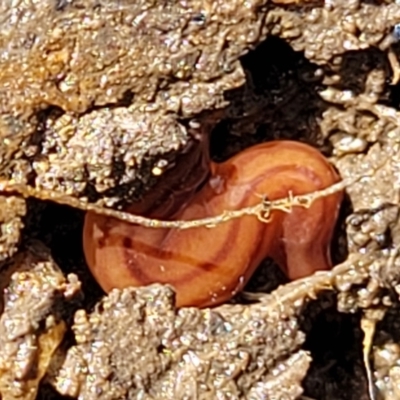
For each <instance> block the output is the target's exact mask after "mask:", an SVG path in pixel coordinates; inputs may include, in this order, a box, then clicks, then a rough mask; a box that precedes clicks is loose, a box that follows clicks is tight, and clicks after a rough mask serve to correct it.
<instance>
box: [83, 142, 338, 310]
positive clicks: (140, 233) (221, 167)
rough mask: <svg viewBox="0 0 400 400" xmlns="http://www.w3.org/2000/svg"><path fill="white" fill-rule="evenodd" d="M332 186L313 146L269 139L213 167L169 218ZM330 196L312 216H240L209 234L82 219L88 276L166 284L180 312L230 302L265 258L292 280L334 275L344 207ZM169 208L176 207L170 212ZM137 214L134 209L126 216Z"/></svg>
mask: <svg viewBox="0 0 400 400" xmlns="http://www.w3.org/2000/svg"><path fill="white" fill-rule="evenodd" d="M338 180H339V176H338V175H337V173H336V172H335V170H334V169H333V167H332V166H331V165H330V164H329V162H328V161H327V160H326V159H325V158H324V157H323V155H322V154H321V153H320V152H319V151H318V150H316V149H314V148H313V147H310V146H308V145H305V144H302V143H298V142H293V141H273V142H269V143H264V144H260V145H257V146H254V147H250V148H248V149H246V150H244V151H242V152H240V153H239V154H237V155H236V156H234V157H232V158H230V159H229V160H227V161H225V162H223V163H218V164H217V163H211V176H210V178H209V180H208V181H207V183H206V184H205V185H203V187H202V188H201V189H200V190H199V191H198V192H197V193H196V194H194V195H193V197H192V198H191V199H190V201H189V202H187V203H186V204H185V205H184V206H183V207H181V209H180V210H178V211H177V212H175V214H174V215H169V216H168V217H169V219H174V220H178V219H181V220H192V219H199V218H204V217H209V216H215V215H218V214H221V213H222V212H223V211H225V210H238V209H240V208H243V207H247V206H252V205H256V204H258V203H259V202H260V198H261V196H266V197H267V198H268V199H269V200H274V199H279V198H284V197H287V196H288V193H289V192H290V191H291V192H292V193H293V195H299V194H306V193H311V192H313V191H316V190H320V189H324V188H327V187H329V186H330V185H332V184H333V183H335V182H337V181H338ZM342 196H343V194H342V193H335V194H332V195H330V196H327V197H323V198H320V199H318V200H316V201H315V202H314V203H313V204H312V205H311V207H310V208H308V209H307V208H303V207H294V208H293V209H292V211H291V212H289V213H285V212H283V211H278V210H277V211H272V213H271V221H270V222H269V223H265V222H261V221H260V220H259V219H258V218H257V217H256V216H250V215H248V216H243V217H241V218H239V219H235V220H231V221H228V222H225V223H222V224H219V225H217V226H215V227H213V228H207V227H198V228H193V229H188V230H179V229H152V228H144V227H141V226H138V225H133V224H129V223H124V222H122V221H119V220H116V219H112V218H109V217H104V216H101V215H97V214H95V213H92V212H88V213H87V214H86V219H85V226H84V233H83V245H84V251H85V256H86V260H87V263H88V265H89V268H90V270H91V271H92V273H93V275H94V277H95V278H96V279H97V281H98V282H99V284H100V285H101V286H102V288H103V289H104V290H105V291H106V292H108V291H110V290H111V289H113V288H123V287H127V286H139V285H148V284H151V283H155V282H159V283H168V284H171V285H172V286H174V287H175V290H176V293H177V295H176V303H177V306H178V307H182V306H198V307H205V306H214V305H217V304H220V303H222V302H224V301H226V300H228V299H230V298H232V297H233V296H234V295H235V294H236V293H237V292H238V291H240V290H241V289H242V288H243V286H244V285H245V284H246V282H247V281H248V280H249V278H250V277H251V275H252V274H253V272H254V270H255V269H256V268H257V266H258V265H259V264H260V262H261V261H262V260H263V259H264V258H266V257H268V256H269V257H272V258H273V259H274V260H275V261H276V262H277V263H278V264H279V266H280V267H281V268H282V269H283V270H284V271H285V272H286V274H287V275H288V277H289V278H290V279H296V278H300V277H304V276H307V275H310V274H312V273H313V272H315V271H316V270H326V269H329V268H331V259H330V242H331V238H332V233H333V230H334V226H335V224H336V219H337V215H338V211H339V207H340V203H341V200H342ZM174 208H175V209H176V207H174ZM130 211H131V212H135V209H134V208H132V209H130Z"/></svg>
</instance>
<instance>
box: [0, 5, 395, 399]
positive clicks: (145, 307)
mask: <svg viewBox="0 0 400 400" xmlns="http://www.w3.org/2000/svg"><path fill="white" fill-rule="evenodd" d="M0 15H2V22H1V23H0V24H1V25H0V26H1V27H2V34H1V35H0V43H1V46H2V49H3V51H2V57H1V58H0V64H1V71H2V73H1V74H0V87H2V88H4V90H3V96H2V97H1V99H0V136H1V143H2V144H1V146H0V171H1V175H0V176H1V177H2V180H1V181H0V184H1V185H2V182H3V180H4V181H7V182H11V183H12V184H13V185H14V186H15V189H14V190H13V193H11V194H10V193H5V192H4V195H3V196H1V197H0V201H1V203H2V207H1V213H0V221H1V223H2V224H1V230H0V260H1V262H2V267H1V273H2V280H1V285H0V286H1V288H2V289H4V290H5V291H4V301H3V303H2V309H3V313H2V315H1V318H0V393H1V395H2V398H3V399H4V400H11V399H16V398H19V399H26V400H28V399H34V398H37V399H63V398H71V397H72V398H79V399H85V400H86V399H110V400H111V399H117V398H118V399H121V398H126V399H139V398H140V399H191V398H198V399H214V398H215V399H265V398H270V399H278V400H280V399H282V400H283V399H296V398H303V399H304V400H305V399H318V400H325V399H326V400H331V399H332V400H353V399H354V400H356V399H357V400H364V399H365V400H367V399H373V400H375V399H385V400H392V399H397V398H400V392H399V387H400V385H399V382H400V338H399V333H398V332H400V329H399V327H398V324H399V323H398V321H399V316H400V315H399V312H400V311H399V310H400V301H399V294H400V286H399V282H400V273H399V272H398V271H399V268H398V266H400V258H399V255H398V248H399V245H400V225H399V184H400V174H399V165H400V124H399V121H400V113H399V108H400V89H399V88H400V85H399V82H400V65H399V61H398V58H399V57H400V44H399V39H400V36H399V33H398V32H399V26H400V25H398V24H400V5H399V4H396V2H394V1H389V0H387V1H384V0H382V1H361V0H358V1H356V0H350V1H349V0H329V1H328V0H326V1H318V0H315V1H312V0H303V1H302V0H293V1H292V0H272V1H268V0H252V1H247V2H243V1H239V0H237V1H236V0H231V1H229V2H227V1H226V0H221V1H213V2H209V1H206V0H196V1H192V2H186V3H185V2H179V1H169V2H163V1H161V0H157V1H150V0H140V1H138V0H121V1H119V2H115V1H111V0H96V1H92V0H46V1H41V2H39V3H38V4H36V3H35V2H24V3H23V2H21V3H19V4H18V5H11V3H9V2H3V4H0ZM208 137H209V138H210V152H211V158H212V159H214V160H216V161H220V160H224V159H226V158H228V157H229V156H231V155H233V154H235V153H237V152H238V151H240V150H242V149H244V148H246V147H248V146H251V145H252V144H255V143H260V142H264V141H268V140H272V139H283V138H285V139H287V138H289V139H293V140H299V141H303V142H306V143H309V144H311V145H313V146H315V147H317V148H319V149H320V150H321V151H322V152H323V153H324V154H325V155H326V156H327V157H329V159H330V160H331V162H332V163H333V164H334V165H335V167H336V168H337V170H338V171H339V173H340V175H341V177H342V178H343V180H344V181H346V182H349V183H348V184H347V185H346V199H345V201H344V202H343V205H342V209H341V212H340V218H339V222H338V224H337V229H336V233H335V238H334V240H333V243H332V254H333V259H334V264H335V265H336V267H335V268H334V269H333V271H332V272H327V273H322V274H317V275H315V276H313V277H310V278H309V279H308V280H306V281H305V282H302V283H301V284H300V283H297V282H292V283H288V282H287V280H286V278H285V277H284V275H283V274H282V272H281V271H280V270H279V269H278V268H277V266H275V265H274V264H273V263H272V262H271V261H270V260H266V261H265V262H264V263H263V264H262V265H261V266H260V268H259V269H258V271H257V273H256V274H255V276H254V277H253V279H252V280H251V282H250V283H249V284H248V286H247V287H246V290H245V293H244V294H241V295H239V296H238V297H237V298H235V299H233V301H232V303H231V304H227V305H224V306H221V307H217V308H215V309H212V310H197V309H182V310H176V309H175V308H174V306H173V292H172V291H171V289H170V288H168V287H162V286H159V285H155V286H152V287H149V288H140V289H127V290H124V291H115V292H113V293H111V294H110V295H109V296H105V295H104V293H103V292H102V291H101V289H100V287H99V286H98V284H97V283H96V282H95V280H94V279H93V278H92V276H91V275H90V273H89V271H88V268H87V266H86V263H85V260H84V256H83V250H82V225H83V218H84V211H83V210H81V209H78V208H76V207H72V206H71V205H68V203H70V204H75V203H72V201H71V202H69V201H68V199H75V200H78V201H80V202H81V203H80V204H82V208H84V205H85V204H86V202H90V203H95V204H97V205H98V206H99V207H111V208H114V209H118V210H120V209H123V208H124V207H125V206H126V205H128V204H129V203H131V202H133V201H137V200H138V199H143V198H144V199H148V198H154V197H157V196H159V197H160V198H162V196H163V194H164V192H165V190H167V189H169V188H172V189H174V190H177V189H175V188H177V187H179V185H178V183H179V182H178V183H177V181H179V179H180V178H179V177H182V170H183V169H184V168H186V169H188V168H189V167H188V166H190V173H192V174H193V176H196V177H200V176H202V174H204V171H203V170H202V166H201V165H200V164H201V163H198V162H197V158H196V157H197V154H198V151H199V150H198V149H199V148H200V146H202V145H204V140H205V139H204V138H207V140H208ZM182 160H184V161H185V166H183V164H184V163H183V162H182ZM160 169H161V170H162V173H159V172H160ZM199 179H200V178H199ZM24 187H31V188H32V187H33V188H35V190H36V191H35V193H40V192H41V191H42V193H43V195H42V196H40V195H37V196H30V197H29V196H25V194H26V191H24V190H22V189H21V188H24ZM49 191H52V193H58V195H57V196H53V197H52V198H50V197H51V196H48V195H46V193H49ZM12 273H14V275H12ZM149 316H152V318H150V317H149ZM371 327H372V328H371ZM371 333H372V334H373V337H372V339H371V340H372V344H371V346H370V347H368V341H367V340H365V339H366V338H367V339H368V337H369V336H368V335H369V334H371ZM188 343H190V346H189V345H188ZM366 343H367V344H366ZM365 353H367V356H365ZM366 359H367V361H366Z"/></svg>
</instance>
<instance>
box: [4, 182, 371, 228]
mask: <svg viewBox="0 0 400 400" xmlns="http://www.w3.org/2000/svg"><path fill="white" fill-rule="evenodd" d="M365 176H366V175H362V176H358V177H356V178H353V179H345V180H342V181H340V182H338V183H336V184H334V185H332V186H329V187H327V188H326V189H322V190H318V191H315V192H312V193H308V194H303V195H300V196H293V193H292V192H289V193H288V197H286V198H283V199H278V200H274V201H269V200H266V197H265V196H262V201H261V202H260V203H259V204H256V205H254V206H251V207H244V208H242V209H239V210H227V211H224V212H223V213H222V214H220V215H217V216H214V217H207V218H201V219H197V220H190V221H162V220H158V219H152V218H146V217H142V216H140V215H134V214H130V213H128V212H124V211H118V210H113V209H111V208H106V207H103V206H101V205H96V204H93V203H88V202H87V200H83V199H76V198H74V197H71V196H67V195H64V194H62V193H59V192H57V191H54V190H48V189H36V188H34V187H32V186H28V185H24V184H18V183H15V182H13V180H5V179H3V180H0V192H3V193H10V194H18V195H20V196H22V197H25V198H28V197H34V198H37V199H40V200H51V201H54V202H56V203H59V204H64V205H68V206H70V207H74V208H77V209H80V210H83V211H93V212H95V213H96V214H100V215H104V216H107V217H112V218H116V219H119V220H121V221H124V222H128V223H131V224H137V225H141V226H144V227H147V228H178V229H191V228H196V227H200V226H205V227H210V228H211V227H214V226H216V225H218V224H221V223H223V222H226V221H230V220H233V219H237V218H240V217H243V216H245V215H253V216H256V217H257V218H258V219H259V220H260V221H261V222H264V223H269V222H270V221H271V218H270V215H271V212H272V211H273V210H280V211H283V212H286V213H289V212H291V211H292V208H293V207H304V208H309V207H310V206H311V204H312V203H313V202H314V201H315V200H317V199H319V198H322V197H326V196H330V195H332V194H334V193H336V192H339V191H341V190H343V189H344V188H345V187H347V186H348V185H350V184H351V183H354V182H355V181H357V180H359V179H361V178H363V177H365Z"/></svg>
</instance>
